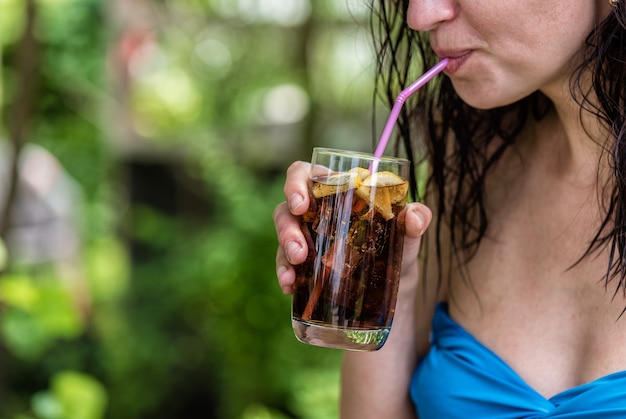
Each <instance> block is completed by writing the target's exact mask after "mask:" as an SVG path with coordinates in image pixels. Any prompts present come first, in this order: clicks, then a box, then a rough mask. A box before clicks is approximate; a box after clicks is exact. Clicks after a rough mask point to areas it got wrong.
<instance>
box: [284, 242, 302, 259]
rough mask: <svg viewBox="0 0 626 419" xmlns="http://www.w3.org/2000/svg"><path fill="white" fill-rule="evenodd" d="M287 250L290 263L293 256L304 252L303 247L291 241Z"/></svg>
mask: <svg viewBox="0 0 626 419" xmlns="http://www.w3.org/2000/svg"><path fill="white" fill-rule="evenodd" d="M285 250H286V256H287V260H289V262H290V263H291V262H292V260H293V256H295V255H297V254H298V253H299V252H300V251H301V250H302V246H300V244H299V243H298V242H295V241H291V242H289V243H287V248H286V249H285Z"/></svg>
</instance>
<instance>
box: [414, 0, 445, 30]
mask: <svg viewBox="0 0 626 419" xmlns="http://www.w3.org/2000/svg"><path fill="white" fill-rule="evenodd" d="M456 14H457V4H456V1H454V0H410V1H409V9H408V13H407V23H408V25H409V27H410V28H411V29H413V30H416V31H432V30H433V29H435V28H436V27H437V26H439V25H440V24H442V23H444V22H447V21H449V20H452V19H454V17H455V16H456Z"/></svg>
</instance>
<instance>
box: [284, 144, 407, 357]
mask: <svg viewBox="0 0 626 419" xmlns="http://www.w3.org/2000/svg"><path fill="white" fill-rule="evenodd" d="M311 163H312V164H311V173H310V182H309V184H310V186H309V191H310V198H311V199H310V202H311V204H310V207H309V210H308V212H307V213H306V214H305V215H304V216H303V222H302V231H303V232H304V235H305V237H306V239H307V242H308V249H309V254H308V257H307V259H306V261H305V262H304V263H303V264H301V265H298V266H297V267H296V281H295V284H294V292H293V304H292V325H293V329H294V333H295V335H296V337H297V338H298V339H299V340H300V341H302V342H305V343H308V344H312V345H317V346H324V347H329V348H340V349H350V350H361V351H374V350H377V349H379V348H381V347H382V346H383V344H384V343H385V341H386V339H387V335H388V334H389V330H390V328H391V322H392V319H393V315H394V311H395V305H396V297H397V293H398V282H399V278H400V266H401V259H402V247H403V244H404V232H403V228H404V226H403V225H401V223H400V222H399V221H398V213H399V212H400V211H401V210H402V208H404V206H405V205H406V200H407V191H408V180H407V179H408V174H409V164H410V163H409V161H408V160H406V159H401V158H389V157H383V158H375V157H374V156H373V155H371V154H367V153H357V152H352V151H342V150H334V149H325V148H315V149H314V150H313V157H312V160H311Z"/></svg>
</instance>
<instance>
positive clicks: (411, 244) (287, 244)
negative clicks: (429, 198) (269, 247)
mask: <svg viewBox="0 0 626 419" xmlns="http://www.w3.org/2000/svg"><path fill="white" fill-rule="evenodd" d="M310 167H311V166H310V164H309V163H306V162H301V161H298V162H295V163H293V164H292V165H291V166H289V168H288V169H287V178H286V180H285V186H284V189H283V190H284V193H285V197H286V198H287V201H286V202H282V203H280V204H279V205H278V206H276V209H275V210H274V214H273V218H274V224H275V227H276V234H277V236H278V243H279V247H278V252H277V254H276V275H277V277H278V284H279V285H280V287H281V288H282V290H283V293H285V294H291V293H292V292H293V283H294V281H295V278H296V271H295V269H294V265H298V264H300V263H302V262H304V261H305V259H306V257H307V252H308V249H307V245H306V239H305V238H304V235H303V234H302V230H301V229H300V216H301V215H303V214H304V213H305V212H306V211H307V209H308V208H309V192H308V176H309V171H310ZM399 217H402V218H403V220H404V224H405V234H406V236H405V240H404V253H403V259H402V260H403V267H402V272H403V273H405V274H409V273H410V276H411V277H413V278H415V280H417V254H418V252H419V245H420V238H421V236H422V235H423V234H424V232H425V231H426V228H427V227H428V225H429V224H430V221H431V219H432V213H431V211H430V210H429V209H428V207H426V206H425V205H423V204H419V203H411V204H407V206H406V208H405V209H404V210H403V211H402V212H401V213H400V215H399Z"/></svg>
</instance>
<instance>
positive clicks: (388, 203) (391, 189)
mask: <svg viewBox="0 0 626 419" xmlns="http://www.w3.org/2000/svg"><path fill="white" fill-rule="evenodd" d="M372 187H374V188H373V189H372ZM408 190H409V183H408V182H407V181H405V180H404V179H402V178H401V177H400V176H398V175H396V174H395V173H392V172H386V171H385V172H377V173H374V174H372V175H371V176H369V177H367V178H366V179H364V180H363V182H362V184H361V185H360V186H359V187H358V189H357V191H356V193H357V195H358V196H359V197H361V198H362V199H364V200H365V201H367V202H368V203H371V202H372V201H373V202H374V208H375V209H376V211H378V212H379V213H380V215H382V216H383V218H384V219H385V220H390V219H392V218H393V211H392V205H403V204H404V203H406V195H407V192H408Z"/></svg>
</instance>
